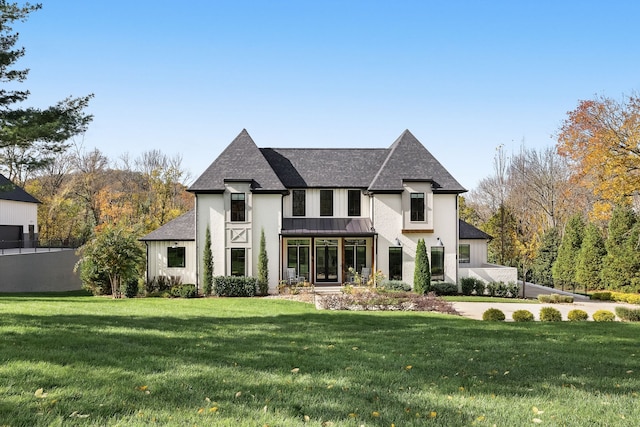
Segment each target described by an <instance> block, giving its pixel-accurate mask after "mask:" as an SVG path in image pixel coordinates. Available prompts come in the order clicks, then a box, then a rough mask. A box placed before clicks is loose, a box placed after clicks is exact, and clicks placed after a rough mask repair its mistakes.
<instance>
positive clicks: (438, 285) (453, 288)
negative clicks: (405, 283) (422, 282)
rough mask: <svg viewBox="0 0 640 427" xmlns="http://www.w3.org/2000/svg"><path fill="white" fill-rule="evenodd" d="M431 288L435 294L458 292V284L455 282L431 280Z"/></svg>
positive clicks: (455, 293)
mask: <svg viewBox="0 0 640 427" xmlns="http://www.w3.org/2000/svg"><path fill="white" fill-rule="evenodd" d="M431 289H432V290H433V292H435V293H436V295H439V296H442V295H457V294H458V285H456V284H455V283H447V282H432V283H431Z"/></svg>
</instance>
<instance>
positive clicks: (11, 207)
mask: <svg viewBox="0 0 640 427" xmlns="http://www.w3.org/2000/svg"><path fill="white" fill-rule="evenodd" d="M37 224H38V204H37V203H27V202H16V201H13V200H0V225H21V226H22V227H23V230H24V232H25V233H27V232H28V230H29V226H30V225H33V226H34V227H36V228H37ZM36 231H37V230H36Z"/></svg>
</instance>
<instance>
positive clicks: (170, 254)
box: [167, 246, 186, 268]
mask: <svg viewBox="0 0 640 427" xmlns="http://www.w3.org/2000/svg"><path fill="white" fill-rule="evenodd" d="M185 254H186V251H185V248H184V246H177V247H173V246H172V247H168V248H167V267H169V268H184V266H185V265H186V264H185V260H186V255H185Z"/></svg>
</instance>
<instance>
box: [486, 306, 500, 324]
mask: <svg viewBox="0 0 640 427" xmlns="http://www.w3.org/2000/svg"><path fill="white" fill-rule="evenodd" d="M504 319H505V315H504V313H503V312H502V310H499V309H497V308H489V309H487V310H486V311H485V312H484V313H482V320H489V321H498V322H502V321H503V320H504Z"/></svg>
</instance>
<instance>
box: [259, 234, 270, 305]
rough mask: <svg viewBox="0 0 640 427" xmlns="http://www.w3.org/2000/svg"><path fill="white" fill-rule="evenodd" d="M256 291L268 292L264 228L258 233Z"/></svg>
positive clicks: (267, 258)
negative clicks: (258, 252)
mask: <svg viewBox="0 0 640 427" xmlns="http://www.w3.org/2000/svg"><path fill="white" fill-rule="evenodd" d="M257 283H258V293H259V294H260V295H267V294H268V293H269V257H268V256H267V245H266V242H265V238H264V228H263V229H262V232H261V233H260V254H259V255H258V281H257Z"/></svg>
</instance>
